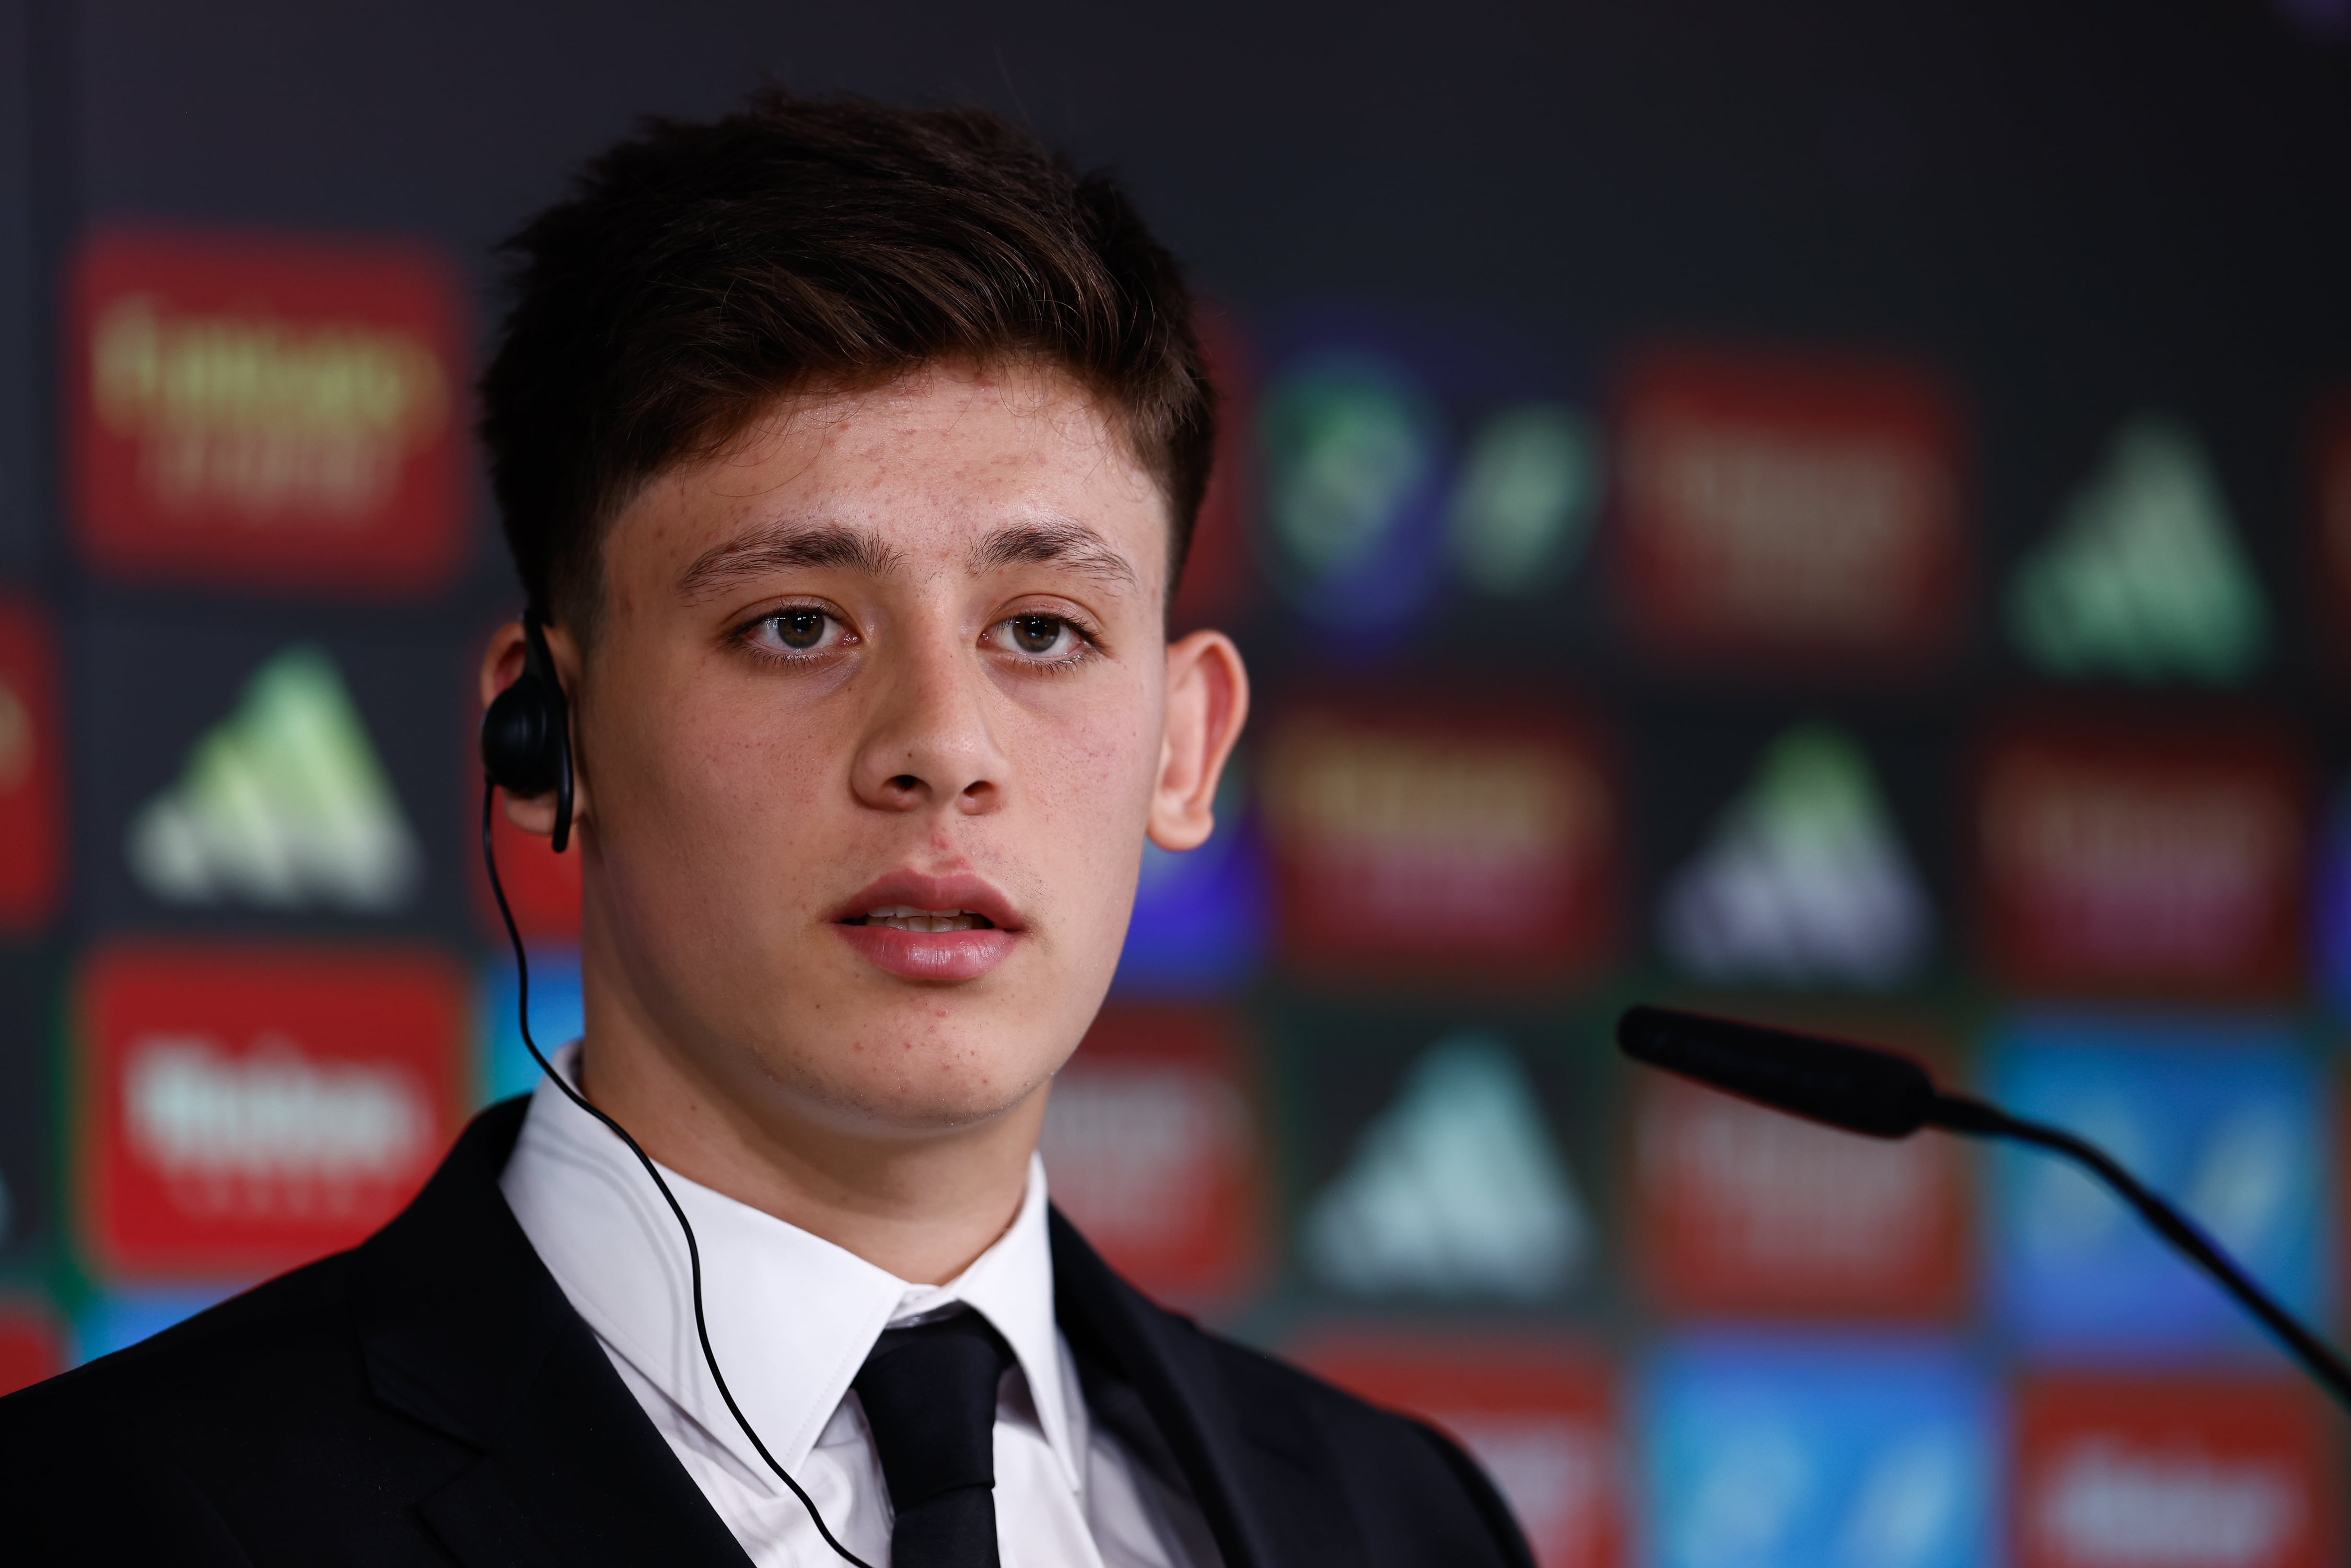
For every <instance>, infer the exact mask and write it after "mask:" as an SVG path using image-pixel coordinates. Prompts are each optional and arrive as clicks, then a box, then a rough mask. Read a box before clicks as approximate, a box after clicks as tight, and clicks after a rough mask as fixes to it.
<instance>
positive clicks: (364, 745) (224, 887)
mask: <svg viewBox="0 0 2351 1568" xmlns="http://www.w3.org/2000/svg"><path fill="white" fill-rule="evenodd" d="M125 850H126V853H127V855H128V857H129V860H130V862H131V874H132V875H133V876H134V877H136V878H137V879H138V881H139V883H140V885H141V886H142V887H144V888H145V889H146V890H147V891H148V892H149V893H151V894H153V895H154V896H155V897H157V898H159V899H161V900H162V901H163V902H165V903H167V904H221V903H227V902H231V901H239V902H243V903H247V904H262V905H265V906H266V907H269V908H274V909H301V908H308V907H312V906H316V905H321V904H323V905H327V906H329V907H333V908H339V909H347V910H351V911H355V912H358V913H362V914H384V913H387V912H389V911H392V910H394V909H398V908H399V907H401V906H402V904H406V903H407V902H408V900H409V899H410V898H411V897H412V896H413V894H414V893H415V891H416V886H417V883H418V881H419V879H420V877H421V876H422V874H423V853H422V851H421V850H420V849H419V847H418V844H417V842H416V838H415V835H414V834H413V832H411V831H410V830H409V827H408V823H407V822H406V821H405V820H403V819H402V816H401V814H400V806H399V802H398V800H396V799H395V798H394V797H393V794H392V785H391V783H390V781H389V780H388V779H385V777H384V773H383V768H382V767H381V764H380V763H379V762H378V761H377V760H376V755H375V749H374V747H372V746H371V745H370V744H369V741H368V734H367V729H366V727H365V726H364V725H363V724H362V723H361V722H360V716H359V713H358V710H357V709H356V708H354V707H353V706H352V704H351V699H350V693H349V692H348V691H346V690H345V689H344V686H343V682H342V677H341V676H340V675H339V674H337V673H336V670H335V666H334V664H333V663H332V661H330V660H329V658H328V657H327V655H326V654H325V653H323V652H321V651H320V650H319V649H317V648H315V647H310V646H308V645H298V646H296V647H292V648H288V649H287V650H286V651H285V652H284V653H279V654H278V655H277V657H275V658H273V659H271V660H270V661H269V662H268V663H267V664H264V665H263V666H262V667H261V668H260V669H259V670H257V671H256V672H255V673H254V674H253V677H252V679H251V680H249V681H248V682H246V687H245V692H244V695H243V696H242V697H241V698H240V699H239V700H238V703H237V706H236V710H235V712H234V713H232V714H231V715H230V716H228V717H227V718H226V719H225V720H223V721H222V722H221V723H220V724H218V725H215V726H214V727H213V728H212V729H211V730H209V731H207V732H206V733H205V734H204V737H203V738H201V739H200V740H198V741H197V742H196V745H195V748H194V749H193V751H192V752H191V753H190V754H189V757H188V760H187V765H186V768H185V769H184V770H183V772H182V774H181V776H180V779H179V781H178V782H177V783H176V784H173V785H172V787H171V788H170V789H166V790H164V791H163V793H162V794H161V795H158V796H157V797H156V798H155V799H154V800H151V801H149V802H148V803H147V805H146V807H145V808H144V809H143V810H141V811H140V812H139V814H138V815H137V816H136V817H135V818H133V819H132V821H131V831H130V836H129V841H128V842H127V844H126V845H125Z"/></svg>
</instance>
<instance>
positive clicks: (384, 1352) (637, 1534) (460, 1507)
mask: <svg viewBox="0 0 2351 1568" xmlns="http://www.w3.org/2000/svg"><path fill="white" fill-rule="evenodd" d="M526 1104H527V1102H525V1101H521V1100H512V1101H507V1102H506V1103H502V1104H498V1105H495V1106H492V1107H491V1108H490V1109H489V1110H487V1111H486V1112H484V1113H482V1114H481V1115H480V1116H478V1117H476V1118H475V1120H474V1123H473V1124H472V1125H471V1126H470V1127H468V1128H467V1129H466V1130H465V1135H464V1136H463V1137H461V1138H460V1139H459V1140H458V1143H457V1146H456V1147H455V1149H454V1150H452V1151H451V1152H450V1155H449V1157H448V1158H447V1159H446V1160H444V1161H443V1162H442V1166H441V1168H440V1169H439V1170H438V1171H437V1172H435V1173H434V1177H433V1179H432V1181H431V1182H430V1183H429V1184H427V1186H425V1189H424V1191H423V1192H422V1193H420V1194H419V1195H418V1196H417V1198H416V1201H415V1202H414V1203H413V1204H411V1205H410V1206H409V1207H408V1208H407V1209H406V1210H405V1211H404V1212H402V1215H401V1216H400V1218H397V1219H395V1220H394V1221H392V1224H391V1225H389V1226H387V1227H386V1228H384V1229H383V1230H382V1231H381V1232H379V1233H378V1234H377V1235H376V1236H375V1237H374V1238H373V1239H371V1240H370V1241H369V1242H368V1243H367V1244H366V1246H364V1247H363V1248H361V1249H360V1258H359V1263H360V1269H361V1270H362V1281H363V1285H362V1288H361V1289H360V1291H358V1292H357V1300H358V1301H360V1302H362V1303H364V1305H363V1306H362V1308H361V1318H360V1323H359V1325H358V1327H359V1333H360V1351H361V1354H362V1355H363V1357H364V1358H365V1361H366V1364H367V1370H368V1376H369V1380H370V1382H371V1385H373V1387H374V1389H375V1392H376V1396H377V1397H378V1398H380V1399H381V1400H382V1401H383V1402H384V1403H386V1404H387V1405H390V1406H392V1407H393V1408H395V1409H398V1410H400V1411H401V1412H402V1413H403V1414H405V1415H407V1416H410V1417H412V1418H413V1419H415V1420H417V1421H420V1422H423V1424H424V1425H426V1426H428V1427H433V1428H434V1429H435V1430H438V1431H440V1432H442V1433H444V1434H445V1435H447V1436H448V1437H453V1438H455V1439H456V1440H457V1442H458V1443H460V1444H462V1445H464V1446H465V1448H466V1449H470V1450H471V1451H472V1452H471V1456H470V1459H460V1460H459V1461H458V1462H457V1463H456V1464H455V1466H453V1472H452V1474H451V1476H450V1478H449V1479H448V1480H447V1481H446V1482H445V1483H444V1485H442V1486H441V1487H440V1488H439V1489H438V1490H434V1491H433V1492H432V1493H430V1494H429V1495H428V1496H425V1497H423V1498H420V1499H418V1500H416V1506H417V1510H418V1511H419V1513H420V1514H422V1515H423V1518H424V1520H425V1521H426V1522H427V1523H428V1524H429V1525H430V1526H431V1527H432V1529H433V1530H434V1533H436V1534H437V1535H438V1536H439V1537H440V1538H441V1541H442V1542H443V1543H444V1545H445V1546H447V1548H448V1549H449V1551H450V1552H452V1553H453V1554H454V1555H455V1557H456V1558H457V1559H458V1560H459V1561H460V1562H461V1563H465V1564H467V1565H468V1568H492V1565H493V1564H496V1565H507V1564H513V1565H517V1568H519V1565H521V1564H531V1563H547V1564H550V1565H552V1564H558V1563H560V1564H565V1565H567V1568H570V1565H579V1564H586V1565H591V1568H592V1565H594V1564H601V1563H611V1564H615V1565H619V1564H636V1563H656V1562H657V1563H664V1564H673V1563H674V1564H703V1563H707V1564H713V1565H716V1564H721V1563H723V1564H726V1565H727V1568H747V1564H748V1562H749V1560H748V1559H747V1557H746V1556H745V1555H744V1553H743V1550H742V1548H741V1547H740V1546H739V1545H738V1544H737V1542H736V1541H735V1538H734V1536H733V1535H732V1534H730V1533H729V1532H728V1531H727V1529H726V1525H725V1524H724V1523H722V1522H721V1521H720V1520H719V1518H718V1516H717V1515H716V1513H714V1512H712V1511H711V1509H710V1505H709V1504H708V1502H707V1501H705V1500H704V1498H703V1496H702V1493H701V1491H700V1490H698V1489H697V1488H696V1487H695V1484H694V1481H693V1479H692V1478H691V1477H689V1476H687V1475H686V1473H685V1471H684V1469H683V1468H681V1467H680V1466H679V1464H678V1462H677V1458H676V1456H674V1454H672V1453H671V1452H670V1449H669V1446H668V1445H667V1444H666V1443H664V1441H663V1440H662V1437H661V1434H660V1433H658V1432H656V1431H655V1430H654V1429H653V1423H652V1422H650V1421H648V1420H646V1419H645V1416H644V1412H643V1409H641V1408H640V1407H639V1406H638V1405H637V1402H636V1400H635V1398H634V1397H633V1396H631V1395H630V1393H629V1391H628V1389H627V1387H626V1386H625V1385H622V1382H621V1379H620V1375H619V1374H618V1373H616V1372H614V1371H613V1370H612V1365H611V1362H610V1361H609V1360H607V1359H606V1357H605V1355H604V1352H603V1350H602V1348H601V1347H600V1346H599V1345H598V1344H597V1343H596V1340H595V1336H594V1335H593V1334H592V1333H590V1331H589V1328H588V1325H587V1324H586V1323H584V1322H581V1321H580V1315H579V1314H578V1313H577V1312H573V1311H572V1310H571V1304H570V1302H569V1301H566V1300H565V1299H564V1296H563V1291H562V1289H561V1287H559V1286H558V1285H557V1284H556V1282H555V1281H554V1279H553V1278H552V1277H551V1276H550V1275H549V1273H548V1272H547V1269H546V1267H545V1265H543V1264H541V1263H540V1262H539V1260H538V1254H537V1253H535V1252H533V1251H532V1250H531V1247H530V1242H529V1240H528V1239H527V1238H526V1237H525V1236H524V1235H523V1233H522V1228H521V1227H520V1226H519V1225H517V1224H516V1223H515V1218H514V1215H513V1214H512V1212H511V1211H509V1210H508V1209H507V1205H506V1199H505V1197H504V1196H503V1195H502V1194H500V1193H499V1191H498V1188H497V1177H498V1172H499V1171H500V1170H502V1169H503V1168H504V1167H505V1165H506V1160H507V1155H508V1154H509V1153H510V1152H512V1150H513V1147H514V1141H515V1137H516V1135H517V1133H519V1132H520V1130H521V1127H522V1119H523V1112H524V1108H525V1106H526Z"/></svg>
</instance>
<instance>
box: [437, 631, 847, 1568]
mask: <svg viewBox="0 0 2351 1568" xmlns="http://www.w3.org/2000/svg"><path fill="white" fill-rule="evenodd" d="M522 636H523V654H522V661H523V662H522V674H519V675H517V676H516V677H515V679H514V681H513V683H512V684H511V685H508V686H507V689H506V690H504V691H502V692H500V693H499V694H498V695H497V696H496V698H495V699H493V700H492V701H491V703H490V706H489V709H488V711H487V712H486V713H484V714H483V715H482V770H483V772H484V773H485V774H486V775H487V777H486V779H484V780H483V784H482V863H483V865H484V867H485V868H486V869H487V871H488V872H489V873H490V892H491V893H492V894H494V895H495V896H496V899H497V903H498V918H499V919H501V920H503V921H505V922H506V927H507V941H509V942H511V943H513V944H514V956H515V993H516V1008H517V1012H518V1013H519V1014H520V1022H521V1024H522V1043H523V1047H524V1049H525V1050H527V1051H529V1052H530V1059H531V1060H532V1061H536V1062H538V1070H539V1071H541V1072H544V1073H545V1074H547V1076H548V1077H549V1079H551V1080H552V1081H553V1082H554V1083H555V1086H556V1087H557V1088H558V1089H560V1090H561V1091H563V1092H564V1094H565V1095H566V1096H567V1097H569V1100H570V1101H571V1103H573V1104H574V1105H577V1106H579V1107H580V1109H581V1110H582V1111H585V1112H587V1113H588V1114H590V1116H593V1117H595V1118H596V1120H598V1121H599V1122H601V1123H602V1124H604V1125H605V1126H606V1127H607V1128H608V1129H610V1130H611V1134H612V1135H613V1136H614V1137H616V1138H618V1139H620V1140H621V1142H622V1143H623V1144H626V1145H628V1146H629V1152H630V1153H631V1154H632V1155H636V1156H637V1163H638V1164H639V1165H641V1166H644V1167H645V1175H647V1176H651V1177H652V1178H653V1186H655V1187H657V1188H659V1189H660V1191H661V1195H662V1197H663V1199H664V1201H666V1202H667V1203H668V1204H669V1211H670V1213H671V1214H673V1215H674V1216H676V1218H677V1227H678V1228H679V1229H680V1230H682V1231H684V1233H685V1257H686V1262H687V1264H688V1265H689V1270H690V1274H691V1277H692V1279H693V1281H694V1329H695V1333H697V1334H699V1335H700V1336H701V1339H702V1360H703V1364H705V1365H706V1366H708V1367H709V1368H710V1380H711V1381H712V1382H713V1383H716V1385H718V1396H719V1397H720V1398H721V1399H724V1400H726V1408H727V1410H728V1412H729V1413H731V1414H732V1415H733V1416H734V1417H735V1424H736V1425H737V1426H738V1427H742V1428H743V1435H744V1436H745V1437H748V1438H750V1439H751V1447H753V1448H757V1449H758V1451H759V1457H760V1458H763V1459H765V1460H767V1461H768V1469H771V1470H773V1471H775V1472H776V1479H778V1480H780V1481H782V1482H783V1483H784V1485H786V1486H787V1487H789V1488H790V1489H791V1492H792V1495H793V1496H794V1497H796V1498H798V1499H799V1500H800V1506H801V1507H802V1508H805V1509H807V1510H808V1515H809V1518H810V1520H811V1521H814V1522H815V1524H816V1531H817V1533H818V1534H819V1535H821V1536H823V1537H824V1543H825V1544H826V1545H827V1546H830V1547H831V1548H832V1550H833V1552H835V1554H837V1555H838V1556H839V1557H840V1558H841V1561H843V1562H844V1563H851V1564H852V1565H853V1568H872V1564H871V1563H867V1562H866V1561H865V1560H864V1559H863V1558H862V1557H860V1556H858V1555H857V1554H856V1553H855V1552H852V1551H850V1550H849V1548H848V1547H846V1546H843V1545H842V1544H841V1542H838V1541H836V1540H834V1539H833V1534H832V1531H831V1528H829V1527H828V1526H827V1525H826V1524H825V1522H824V1515H822V1514H820V1513H819V1512H818V1511H817V1508H816V1502H815V1500H814V1499H812V1498H810V1496H809V1494H808V1493H807V1492H806V1491H805V1490H802V1489H801V1487H800V1483H799V1482H798V1481H796V1480H794V1479H792V1478H791V1476H790V1475H789V1473H788V1472H787V1471H786V1470H785V1469H784V1467H783V1466H781V1465H779V1464H778V1463H777V1462H776V1456H775V1455H773V1454H771V1453H769V1452H768V1445H767V1444H765V1443H763V1442H761V1441H760V1440H759V1434H758V1433H757V1432H755V1431H753V1430H752V1429H751V1421H750V1417H748V1416H745V1415H744V1414H743V1407H742V1406H739V1405H737V1404H736V1403H735V1395H734V1392H733V1391H732V1390H731V1389H729V1388H728V1387H727V1386H726V1374H724V1373H722V1372H720V1371H719V1370H718V1353H717V1352H716V1351H714V1350H712V1349H711V1348H710V1324H709V1323H708V1322H706V1321H705V1319H704V1317H703V1312H702V1248H701V1246H700V1244H699V1243H697V1242H696V1241H695V1238H694V1225H693V1223H692V1222H691V1221H690V1220H688V1219H687V1218H685V1210H684V1208H682V1207H679V1206H678V1201H677V1195H676V1194H674V1193H673V1192H671V1191H670V1189H669V1183H667V1182H665V1181H664V1180H663V1179H662V1174H661V1171H660V1169H659V1168H658V1167H657V1166H654V1164H653V1159H652V1156H650V1155H647V1154H646V1153H645V1151H644V1149H643V1145H640V1144H638V1142H637V1141H636V1139H634V1138H632V1137H631V1136H630V1135H629V1131H628V1129H627V1128H625V1127H623V1126H622V1125H621V1124H620V1123H618V1122H615V1121H614V1120H612V1118H611V1117H610V1116H608V1115H606V1114H605V1113H603V1112H601V1111H600V1110H598V1109H597V1108H596V1107H595V1106H593V1105H590V1103H588V1101H587V1098H586V1097H585V1096H584V1095H582V1094H581V1093H580V1091H578V1090H577V1089H574V1088H573V1087H572V1086H571V1085H570V1084H569V1082H565V1080H564V1077H563V1074H561V1073H560V1072H558V1071H555V1065H554V1063H552V1062H550V1061H548V1060H547V1056H546V1053H545V1052H543V1051H540V1050H539V1049H538V1041H537V1040H534V1039H532V1038H531V1033H530V960H529V959H528V957H526V956H524V953H523V946H522V932H521V931H520V930H519V929H518V928H517V926H516V925H515V917H514V911H513V910H511V909H509V908H508V907H507V890H506V884H505V883H501V882H500V881H499V880H498V857H497V852H496V849H495V848H494V847H493V846H492V844H491V842H490V813H491V812H492V811H494V810H496V808H497V799H498V791H499V790H501V789H504V790H505V791H507V793H508V794H510V795H514V796H517V797H520V798H523V799H526V800H528V799H532V798H535V797H537V796H540V795H544V794H546V793H547V792H548V791H549V790H550V789H551V790H553V791H554V792H555V852H556V853H558V854H561V853H562V852H563V851H564V848H565V846H567V845H568V844H569V842H570V841H571V709H570V704H569V703H568V702H566V701H565V700H564V695H563V683H562V682H561V681H559V680H558V679H557V678H556V674H555V660H554V658H553V656H552V655H550V654H549V653H548V651H547V632H546V631H545V630H544V628H543V626H542V625H541V622H540V617H539V615H538V612H537V611H536V610H527V611H525V612H523V617H522Z"/></svg>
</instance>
